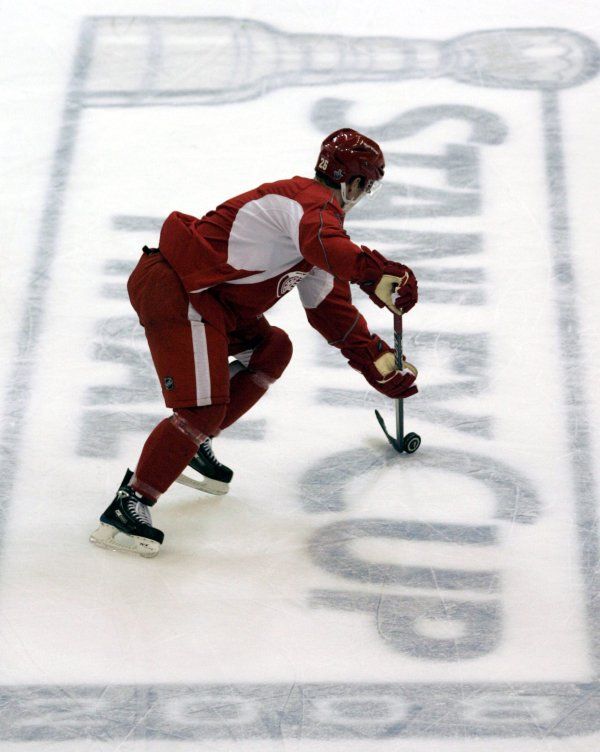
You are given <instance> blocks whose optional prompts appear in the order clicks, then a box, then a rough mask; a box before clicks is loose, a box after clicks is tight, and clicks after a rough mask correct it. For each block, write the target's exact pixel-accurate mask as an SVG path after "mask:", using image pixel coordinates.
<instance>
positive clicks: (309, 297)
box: [298, 266, 335, 308]
mask: <svg viewBox="0 0 600 752" xmlns="http://www.w3.org/2000/svg"><path fill="white" fill-rule="evenodd" d="M334 282H335V280H334V277H333V275H332V274H330V273H329V272H326V271H325V270H324V269H319V268H318V267H317V266H314V267H313V268H312V269H311V270H310V272H309V273H308V274H307V275H306V277H304V279H302V280H300V282H299V283H298V292H299V294H300V300H301V301H302V305H303V306H304V307H305V308H316V307H317V306H318V305H319V304H320V303H322V302H323V301H324V300H325V298H326V297H327V296H328V295H329V293H330V292H331V291H332V290H333V285H334Z"/></svg>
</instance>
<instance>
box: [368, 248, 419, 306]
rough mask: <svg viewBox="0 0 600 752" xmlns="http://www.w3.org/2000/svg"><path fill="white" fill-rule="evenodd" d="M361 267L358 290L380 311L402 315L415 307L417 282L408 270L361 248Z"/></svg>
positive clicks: (402, 265) (378, 254)
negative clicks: (386, 309)
mask: <svg viewBox="0 0 600 752" xmlns="http://www.w3.org/2000/svg"><path fill="white" fill-rule="evenodd" d="M361 248H362V251H363V252H362V253H361V254H360V256H359V260H358V266H359V274H360V278H359V280H358V286H359V287H360V289H361V290H362V291H363V292H366V293H367V295H368V296H369V297H370V298H371V300H372V301H373V302H374V303H375V305H378V306H379V307H380V308H383V307H384V306H387V307H388V308H389V309H390V311H393V312H394V313H397V314H400V315H402V314H403V313H406V312H407V311H410V309H411V308H412V307H413V306H414V305H415V303H416V302H417V299H418V297H419V295H418V289H417V280H416V278H415V275H414V274H413V273H412V271H411V270H410V269H409V268H408V266H404V264H399V263H397V262H396V261H388V260H387V259H386V258H385V257H384V256H382V255H381V254H380V253H378V252H377V251H372V250H370V249H369V248H367V247H366V246H364V245H363V246H361Z"/></svg>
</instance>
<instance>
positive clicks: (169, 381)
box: [164, 376, 175, 392]
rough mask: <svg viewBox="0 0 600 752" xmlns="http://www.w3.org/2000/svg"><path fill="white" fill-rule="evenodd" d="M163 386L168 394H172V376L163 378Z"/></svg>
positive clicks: (173, 387) (173, 382)
mask: <svg viewBox="0 0 600 752" xmlns="http://www.w3.org/2000/svg"><path fill="white" fill-rule="evenodd" d="M164 385H165V389H166V390H167V391H169V392H172V391H173V389H175V381H174V380H173V377H172V376H165V378H164Z"/></svg>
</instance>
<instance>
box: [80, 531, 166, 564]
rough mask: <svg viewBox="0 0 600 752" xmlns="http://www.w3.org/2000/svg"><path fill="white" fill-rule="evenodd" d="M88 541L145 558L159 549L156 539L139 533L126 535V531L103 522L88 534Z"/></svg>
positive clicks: (154, 554)
mask: <svg viewBox="0 0 600 752" xmlns="http://www.w3.org/2000/svg"><path fill="white" fill-rule="evenodd" d="M90 541H91V542H92V543H94V544H95V545H96V546H100V548H107V549H109V550H110V551H126V552H127V553H131V554H139V555H140V556H143V557H144V558H145V559H151V558H153V557H154V556H157V555H158V552H159V551H160V543H159V542H158V541H154V540H150V538H142V537H141V536H140V535H127V533H123V532H121V530H118V529H117V528H116V527H113V526H112V525H107V524H106V523H105V522H101V523H100V527H99V528H98V529H97V530H94V532H93V533H92V534H91V535H90Z"/></svg>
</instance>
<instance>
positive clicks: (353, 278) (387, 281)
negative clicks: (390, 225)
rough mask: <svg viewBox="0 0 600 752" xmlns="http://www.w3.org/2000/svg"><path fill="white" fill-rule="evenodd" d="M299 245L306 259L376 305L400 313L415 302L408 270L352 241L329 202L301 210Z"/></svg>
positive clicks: (413, 289)
mask: <svg viewBox="0 0 600 752" xmlns="http://www.w3.org/2000/svg"><path fill="white" fill-rule="evenodd" d="M299 245H300V251H301V253H302V255H303V256H304V258H305V259H306V260H307V261H309V262H310V263H311V264H314V265H315V266H317V267H319V268H320V269H323V270H324V271H327V272H329V273H330V274H332V275H333V276H334V277H336V278H337V279H339V280H342V281H344V282H352V283H355V284H357V285H358V286H359V287H360V288H361V290H363V291H364V292H366V293H367V295H368V296H369V297H370V298H371V300H372V301H373V302H374V303H375V304H376V305H378V306H379V307H380V308H383V307H384V306H387V307H388V308H389V309H390V310H391V311H393V312H394V313H400V314H402V313H406V312H407V311H409V310H410V309H411V308H412V307H413V306H414V305H415V303H416V302H417V298H418V291H417V280H416V279H415V275H414V274H413V273H412V271H411V270H410V269H409V268H408V267H407V266H404V264H399V263H397V262H395V261H389V260H388V259H386V258H385V257H384V256H382V255H381V254H380V253H378V252H377V251H373V250H371V249H370V248H367V247H366V246H364V245H363V246H357V245H356V244H355V243H353V242H352V240H350V237H349V236H348V234H347V233H346V232H345V230H344V229H343V227H342V223H341V220H340V219H339V217H338V216H337V215H336V213H335V211H334V210H333V209H332V208H330V205H329V204H326V205H325V206H324V207H320V208H313V209H311V210H309V211H307V212H305V214H304V216H303V217H302V219H301V221H300V228H299Z"/></svg>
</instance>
